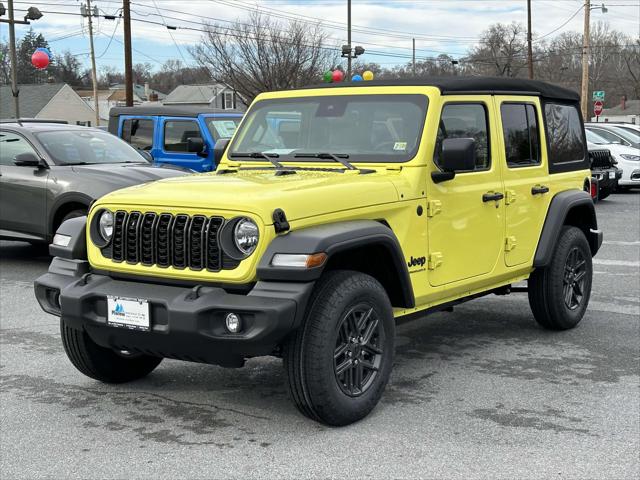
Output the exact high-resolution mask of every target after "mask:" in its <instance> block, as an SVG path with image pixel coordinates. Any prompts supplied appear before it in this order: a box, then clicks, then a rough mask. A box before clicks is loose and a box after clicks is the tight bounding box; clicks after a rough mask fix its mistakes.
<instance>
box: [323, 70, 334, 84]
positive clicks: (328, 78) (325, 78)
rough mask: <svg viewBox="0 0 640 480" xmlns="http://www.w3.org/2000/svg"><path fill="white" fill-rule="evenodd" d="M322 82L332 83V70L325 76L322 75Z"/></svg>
mask: <svg viewBox="0 0 640 480" xmlns="http://www.w3.org/2000/svg"><path fill="white" fill-rule="evenodd" d="M322 80H324V81H325V82H327V83H331V82H332V81H333V72H332V71H331V70H327V71H326V72H324V74H323V75H322Z"/></svg>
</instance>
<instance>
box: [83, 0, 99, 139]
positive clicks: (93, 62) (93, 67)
mask: <svg viewBox="0 0 640 480" xmlns="http://www.w3.org/2000/svg"><path fill="white" fill-rule="evenodd" d="M86 13H87V19H88V21H89V52H90V54H91V82H92V83H93V106H94V110H95V111H96V124H95V126H96V127H97V126H98V125H100V106H99V102H98V74H97V72H96V54H95V50H94V49H93V10H92V9H91V0H87V12H86Z"/></svg>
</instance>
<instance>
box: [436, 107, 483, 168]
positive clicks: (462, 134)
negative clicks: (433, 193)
mask: <svg viewBox="0 0 640 480" xmlns="http://www.w3.org/2000/svg"><path fill="white" fill-rule="evenodd" d="M445 138H473V139H474V140H475V141H476V170H487V169H488V168H489V167H490V166H491V160H490V157H489V127H488V123H487V110H486V109H485V107H484V105H482V104H479V103H469V104H467V103H450V104H447V105H445V106H444V108H443V109H442V116H441V117H440V125H439V127H438V137H437V139H436V153H435V156H434V159H435V163H436V165H438V166H440V165H439V163H438V159H439V158H440V153H441V152H442V141H443V140H444V139H445Z"/></svg>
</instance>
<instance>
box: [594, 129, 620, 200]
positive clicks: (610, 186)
mask: <svg viewBox="0 0 640 480" xmlns="http://www.w3.org/2000/svg"><path fill="white" fill-rule="evenodd" d="M587 148H588V149H589V161H590V163H591V180H592V187H594V188H592V191H591V197H592V198H593V200H594V201H598V200H604V199H605V198H607V197H608V196H609V195H611V194H612V193H613V192H615V191H616V189H617V188H618V180H620V178H621V177H622V170H620V169H619V168H617V167H616V164H617V162H616V161H615V160H614V158H613V156H612V155H611V152H610V151H609V150H607V149H604V148H598V145H594V144H593V143H589V142H588V141H587Z"/></svg>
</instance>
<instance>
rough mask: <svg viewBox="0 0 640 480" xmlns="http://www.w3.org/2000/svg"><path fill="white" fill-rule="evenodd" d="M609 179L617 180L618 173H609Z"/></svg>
mask: <svg viewBox="0 0 640 480" xmlns="http://www.w3.org/2000/svg"><path fill="white" fill-rule="evenodd" d="M609 178H610V179H612V180H613V179H615V178H616V172H609Z"/></svg>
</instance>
